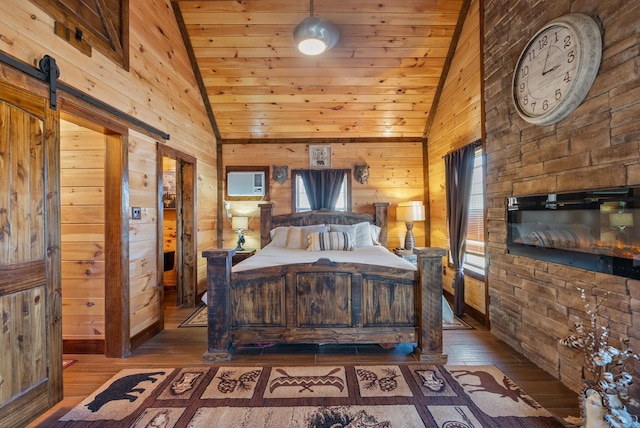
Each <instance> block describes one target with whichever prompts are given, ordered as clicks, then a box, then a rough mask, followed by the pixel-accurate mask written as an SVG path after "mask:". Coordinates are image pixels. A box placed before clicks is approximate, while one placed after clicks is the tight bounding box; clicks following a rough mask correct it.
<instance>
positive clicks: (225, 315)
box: [202, 249, 236, 362]
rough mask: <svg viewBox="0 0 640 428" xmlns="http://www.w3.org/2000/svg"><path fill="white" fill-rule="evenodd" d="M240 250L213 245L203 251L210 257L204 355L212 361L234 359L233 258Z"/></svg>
mask: <svg viewBox="0 0 640 428" xmlns="http://www.w3.org/2000/svg"><path fill="white" fill-rule="evenodd" d="M235 254H236V250H235V249H233V250H225V249H210V250H205V251H203V252H202V257H206V259H207V311H208V313H207V352H205V353H204V355H203V356H202V359H203V360H204V361H208V362H215V361H229V360H230V359H231V353H230V348H231V335H230V331H229V328H230V327H231V321H230V319H229V317H230V313H229V308H230V300H229V298H230V296H229V294H230V290H231V258H232V257H233V256H234V255H235Z"/></svg>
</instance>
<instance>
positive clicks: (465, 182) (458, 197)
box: [444, 142, 479, 317]
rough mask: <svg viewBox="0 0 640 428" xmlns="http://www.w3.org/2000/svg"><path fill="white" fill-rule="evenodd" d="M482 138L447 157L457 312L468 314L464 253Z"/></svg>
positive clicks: (450, 230) (450, 245) (450, 239)
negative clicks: (465, 307) (479, 146)
mask: <svg viewBox="0 0 640 428" xmlns="http://www.w3.org/2000/svg"><path fill="white" fill-rule="evenodd" d="M478 144H479V142H475V143H473V144H469V145H468V146H465V147H462V148H460V149H458V150H456V151H454V152H451V153H449V154H448V155H446V156H445V157H444V163H445V181H446V185H445V187H446V197H447V226H448V228H449V241H450V242H449V247H450V250H451V259H452V261H453V269H454V275H455V276H454V283H453V284H454V285H453V286H454V301H453V312H454V313H455V314H456V315H457V316H459V317H461V316H462V315H464V268H463V262H464V254H465V251H466V244H467V240H466V237H467V224H468V219H469V204H470V195H471V183H472V179H473V164H474V160H475V151H476V147H477V146H478Z"/></svg>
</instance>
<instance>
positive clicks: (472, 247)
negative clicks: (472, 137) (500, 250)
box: [464, 146, 485, 276]
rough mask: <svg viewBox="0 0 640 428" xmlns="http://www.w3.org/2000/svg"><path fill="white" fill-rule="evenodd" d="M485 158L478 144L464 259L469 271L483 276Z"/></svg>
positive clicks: (465, 266)
mask: <svg viewBox="0 0 640 428" xmlns="http://www.w3.org/2000/svg"><path fill="white" fill-rule="evenodd" d="M483 158H484V157H483V156H482V147H480V146H478V147H477V148H476V153H475V161H474V165H473V179H472V183H471V198H470V204H469V220H468V226H467V249H466V253H465V259H464V268H465V269H466V270H467V271H470V272H472V273H475V274H478V275H482V276H484V274H485V245H484V174H483V172H484V168H483Z"/></svg>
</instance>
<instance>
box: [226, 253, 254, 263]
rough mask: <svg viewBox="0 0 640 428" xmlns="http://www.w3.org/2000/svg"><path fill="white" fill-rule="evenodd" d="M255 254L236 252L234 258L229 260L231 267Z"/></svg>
mask: <svg viewBox="0 0 640 428" xmlns="http://www.w3.org/2000/svg"><path fill="white" fill-rule="evenodd" d="M255 253H256V250H243V251H236V254H235V256H233V257H232V258H231V266H235V265H237V264H238V263H240V262H241V261H243V260H244V259H248V258H249V257H251V256H253V255H254V254H255Z"/></svg>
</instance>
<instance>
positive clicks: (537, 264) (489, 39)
mask: <svg viewBox="0 0 640 428" xmlns="http://www.w3.org/2000/svg"><path fill="white" fill-rule="evenodd" d="M484 6H485V8H484V29H485V34H484V38H485V40H484V77H485V92H484V97H485V108H486V153H487V179H486V186H487V187H486V189H487V208H488V214H487V217H488V218H487V228H488V252H489V260H490V266H489V276H488V284H489V293H490V319H491V330H492V332H493V333H494V334H495V335H496V336H498V337H499V338H500V339H502V340H504V341H505V342H507V343H509V344H510V345H512V346H513V347H515V348H516V349H517V350H519V351H521V352H522V353H523V354H524V355H526V356H527V357H528V358H529V359H531V360H532V361H533V362H534V363H536V364H537V365H538V366H540V367H542V368H543V369H544V370H546V371H548V372H549V373H551V374H553V375H554V376H556V377H558V378H560V379H561V380H562V381H563V382H564V383H565V384H567V385H568V386H570V387H571V388H573V389H575V390H578V389H579V388H580V379H581V366H582V359H581V355H580V354H579V353H577V352H575V351H572V350H569V349H567V348H564V347H562V346H560V345H559V344H558V339H559V338H560V337H563V336H565V335H566V334H567V333H568V331H569V328H570V327H571V326H572V325H573V323H574V322H575V321H576V320H577V319H579V318H583V319H584V318H585V313H584V308H583V305H582V302H581V300H580V294H579V292H578V291H577V288H578V287H582V288H585V289H586V290H587V293H588V294H592V293H593V294H598V295H601V294H602V293H603V292H605V291H608V292H610V293H611V294H610V296H609V297H608V298H607V299H606V301H605V303H604V305H603V307H602V311H601V313H602V314H604V315H605V316H606V317H607V318H608V319H609V320H610V323H611V329H612V330H613V332H614V333H613V334H614V335H624V336H628V337H630V338H631V345H632V347H633V349H634V350H635V351H636V352H640V281H635V280H630V279H625V278H622V277H617V276H611V275H605V274H600V273H595V272H590V271H585V270H582V269H576V268H571V267H566V266H562V265H558V264H554V263H547V262H543V261H537V260H533V259H529V258H525V257H517V256H511V255H509V254H507V248H506V232H507V230H506V207H505V202H506V201H505V199H506V197H508V196H514V195H515V196H521V195H544V194H549V193H557V192H566V191H575V190H585V189H595V188H607V187H617V186H637V185H640V120H638V118H639V117H640V79H639V72H640V71H639V69H640V43H639V42H640V30H639V29H640V2H638V1H630V0H627V1H622V0H610V1H606V2H604V1H586V0H582V1H578V0H576V1H570V0H542V1H534V0H511V1H509V0H485V2H484ZM570 12H582V13H586V14H588V15H590V16H592V17H594V18H596V20H597V21H598V22H599V23H600V24H601V28H602V29H603V45H604V46H603V54H602V62H601V65H600V70H599V72H598V76H597V78H596V80H595V82H594V84H593V86H592V88H591V90H590V92H589V94H588V96H587V98H586V99H585V101H584V102H583V103H582V104H581V105H580V106H579V107H578V109H577V110H575V111H574V112H573V113H572V114H571V115H570V116H569V117H568V118H566V119H564V120H563V121H561V122H559V123H558V124H555V125H549V126H544V127H541V126H534V125H529V124H528V123H526V122H525V121H523V120H522V119H521V118H520V117H519V116H518V115H517V113H516V111H515V108H514V106H513V103H512V101H511V79H512V73H513V68H514V66H515V63H516V61H517V59H518V56H519V55H520V52H521V51H522V49H523V48H524V45H525V44H526V42H527V40H528V39H529V38H530V37H531V36H532V35H533V33H535V31H537V30H538V29H539V28H540V27H542V26H543V25H544V24H545V23H546V22H548V21H550V20H552V19H554V18H556V17H558V16H561V15H563V14H566V13H570ZM637 383H638V382H636V386H637ZM637 393H638V391H637V390H636V394H637ZM636 396H637V395H636Z"/></svg>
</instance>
